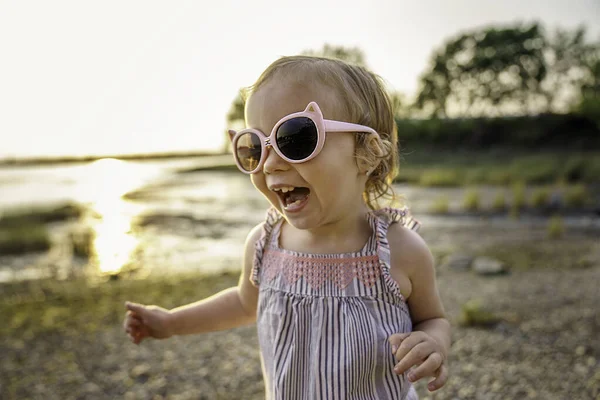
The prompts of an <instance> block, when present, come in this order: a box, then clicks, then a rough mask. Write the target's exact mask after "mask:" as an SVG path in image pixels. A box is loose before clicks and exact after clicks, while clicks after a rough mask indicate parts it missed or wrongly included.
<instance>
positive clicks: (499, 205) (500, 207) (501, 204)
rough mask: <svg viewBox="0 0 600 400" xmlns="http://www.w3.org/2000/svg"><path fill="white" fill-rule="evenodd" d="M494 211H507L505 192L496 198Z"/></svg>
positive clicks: (498, 194) (501, 192) (493, 205)
mask: <svg viewBox="0 0 600 400" xmlns="http://www.w3.org/2000/svg"><path fill="white" fill-rule="evenodd" d="M492 209H493V210H494V211H497V212H503V211H505V210H506V198H505V196H504V192H503V191H500V192H498V193H496V197H494V202H493V203H492Z"/></svg>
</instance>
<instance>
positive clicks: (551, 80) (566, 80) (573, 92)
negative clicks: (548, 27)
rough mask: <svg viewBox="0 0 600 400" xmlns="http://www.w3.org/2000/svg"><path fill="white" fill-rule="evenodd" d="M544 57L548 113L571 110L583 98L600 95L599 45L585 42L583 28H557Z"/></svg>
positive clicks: (548, 43)
mask: <svg viewBox="0 0 600 400" xmlns="http://www.w3.org/2000/svg"><path fill="white" fill-rule="evenodd" d="M544 56H545V61H546V64H547V69H548V74H547V77H546V79H545V81H544V82H543V88H544V91H545V93H546V97H547V100H548V111H554V112H564V111H568V110H569V109H570V108H572V106H573V104H575V103H578V102H579V101H580V99H581V98H582V97H586V98H587V97H590V94H593V93H594V92H595V93H596V94H597V93H598V87H599V84H600V71H599V69H600V68H599V66H600V63H599V62H600V44H599V43H589V42H587V41H586V31H585V28H584V27H580V28H577V29H575V30H574V31H572V32H570V31H567V30H564V29H557V30H556V31H555V33H554V35H553V36H552V37H551V38H550V39H549V40H548V41H547V47H546V49H545V52H544Z"/></svg>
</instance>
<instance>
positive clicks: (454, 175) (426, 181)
mask: <svg viewBox="0 0 600 400" xmlns="http://www.w3.org/2000/svg"><path fill="white" fill-rule="evenodd" d="M419 184H421V185H422V186H459V185H460V184H461V180H460V176H459V172H458V171H456V170H451V169H428V170H426V171H424V172H423V173H422V174H421V178H420V180H419Z"/></svg>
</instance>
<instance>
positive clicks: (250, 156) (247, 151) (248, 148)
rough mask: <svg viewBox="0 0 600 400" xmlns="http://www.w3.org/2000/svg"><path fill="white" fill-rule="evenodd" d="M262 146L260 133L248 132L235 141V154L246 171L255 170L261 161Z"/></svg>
mask: <svg viewBox="0 0 600 400" xmlns="http://www.w3.org/2000/svg"><path fill="white" fill-rule="evenodd" d="M260 154H261V147H260V138H259V137H258V135H256V134H254V133H252V132H247V133H244V134H243V135H241V136H240V137H239V138H238V139H237V141H236V143H235V156H236V158H237V159H238V161H239V163H240V165H241V166H242V168H243V169H244V170H245V171H248V172H250V171H254V170H255V169H256V167H257V166H258V162H259V161H260Z"/></svg>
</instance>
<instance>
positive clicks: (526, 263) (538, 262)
mask: <svg viewBox="0 0 600 400" xmlns="http://www.w3.org/2000/svg"><path fill="white" fill-rule="evenodd" d="M561 223H562V222H561V221H559V222H558V226H559V229H562V228H561V227H560V224H561ZM548 229H549V232H550V229H555V228H548ZM560 234H561V237H564V234H563V232H561V233H560ZM592 246H594V245H593V244H590V243H589V242H583V243H582V242H579V241H565V242H561V244H560V245H557V243H556V242H555V241H553V240H538V241H533V242H528V243H496V244H495V245H494V246H491V247H488V248H482V249H481V250H480V252H479V255H485V256H486V257H492V258H496V259H498V260H500V261H502V262H504V263H505V264H506V265H507V266H508V267H509V268H510V269H511V270H528V269H531V268H544V269H563V270H569V269H577V268H587V267H589V266H591V265H592V262H593V260H592V259H590V258H589V255H590V254H593V251H592Z"/></svg>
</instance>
